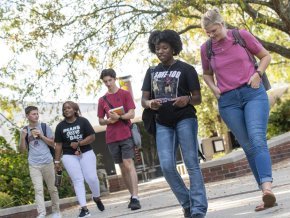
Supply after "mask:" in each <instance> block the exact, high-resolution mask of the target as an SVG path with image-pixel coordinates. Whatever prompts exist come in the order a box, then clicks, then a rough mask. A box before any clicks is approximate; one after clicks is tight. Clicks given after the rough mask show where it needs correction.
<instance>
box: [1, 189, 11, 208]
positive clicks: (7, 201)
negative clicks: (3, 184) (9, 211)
mask: <svg viewBox="0 0 290 218" xmlns="http://www.w3.org/2000/svg"><path fill="white" fill-rule="evenodd" d="M11 205H13V199H12V197H11V196H10V195H8V194H6V193H4V192H0V209H1V208H6V207H11Z"/></svg>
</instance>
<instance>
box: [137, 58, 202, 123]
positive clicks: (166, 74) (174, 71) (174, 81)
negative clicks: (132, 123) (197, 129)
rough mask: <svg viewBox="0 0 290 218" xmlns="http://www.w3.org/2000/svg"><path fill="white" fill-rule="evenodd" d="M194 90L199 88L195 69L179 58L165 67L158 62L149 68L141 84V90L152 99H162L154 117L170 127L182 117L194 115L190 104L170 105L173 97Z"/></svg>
mask: <svg viewBox="0 0 290 218" xmlns="http://www.w3.org/2000/svg"><path fill="white" fill-rule="evenodd" d="M151 74H152V75H153V77H151ZM195 90H200V84H199V81H198V76H197V72H196V70H195V69H194V67H193V66H191V65H189V64H187V63H185V62H182V61H179V60H177V61H176V63H174V64H173V65H171V67H167V68H166V67H164V66H162V64H161V63H160V64H158V65H157V66H156V67H155V68H154V69H153V68H149V69H148V70H147V73H146V75H145V78H144V82H143V86H142V91H148V92H150V93H152V95H153V98H154V99H161V100H162V102H163V103H162V106H161V107H160V108H159V110H158V114H157V118H156V119H157V122H158V123H160V124H161V125H165V126H170V127H173V126H175V125H176V123H177V122H179V121H181V120H183V119H186V118H194V117H196V115H195V112H196V110H195V108H194V107H193V106H192V105H187V106H185V107H182V108H179V107H176V106H173V105H172V104H173V101H172V100H173V99H174V98H176V97H179V96H187V95H190V92H192V91H195Z"/></svg>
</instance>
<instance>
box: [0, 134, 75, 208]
mask: <svg viewBox="0 0 290 218" xmlns="http://www.w3.org/2000/svg"><path fill="white" fill-rule="evenodd" d="M4 145H6V147H10V146H9V145H7V142H6V141H5V139H3V138H1V141H0V146H1V147H4ZM0 166H1V168H0V184H1V186H0V193H1V192H3V193H6V194H8V195H9V196H10V197H11V198H12V204H10V203H9V206H10V207H11V206H18V205H24V204H32V203H33V202H34V189H33V185H32V182H31V178H30V175H29V168H28V162H27V153H26V154H21V153H17V152H16V151H14V150H12V149H0ZM44 192H45V200H49V199H50V197H49V194H48V191H47V188H46V186H44ZM59 196H60V198H64V197H71V196H75V193H74V190H73V186H72V185H71V181H70V178H69V176H68V175H67V173H66V172H65V171H64V173H63V179H62V186H61V187H60V189H59ZM0 199H1V196H0ZM7 199H8V200H9V198H7Z"/></svg>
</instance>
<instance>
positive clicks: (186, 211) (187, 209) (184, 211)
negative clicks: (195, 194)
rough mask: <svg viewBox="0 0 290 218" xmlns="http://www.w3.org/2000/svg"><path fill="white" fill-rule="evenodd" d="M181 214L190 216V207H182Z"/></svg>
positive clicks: (188, 217)
mask: <svg viewBox="0 0 290 218" xmlns="http://www.w3.org/2000/svg"><path fill="white" fill-rule="evenodd" d="M183 215H184V218H190V217H191V214H190V207H188V208H183Z"/></svg>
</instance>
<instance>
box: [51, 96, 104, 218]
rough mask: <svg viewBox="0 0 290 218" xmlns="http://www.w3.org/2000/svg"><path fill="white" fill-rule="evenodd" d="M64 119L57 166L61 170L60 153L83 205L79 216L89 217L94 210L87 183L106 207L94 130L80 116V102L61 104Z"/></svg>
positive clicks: (57, 143) (57, 142)
mask: <svg viewBox="0 0 290 218" xmlns="http://www.w3.org/2000/svg"><path fill="white" fill-rule="evenodd" d="M62 113H63V116H64V118H65V119H64V120H63V121H61V122H60V123H59V124H58V125H57V126H56V130H55V139H54V140H55V161H54V162H55V168H56V170H60V169H61V166H60V156H61V153H63V157H62V162H63V165H64V167H65V169H66V171H67V172H68V174H69V176H70V178H71V180H72V182H73V185H74V190H75V193H76V196H77V199H78V201H79V204H80V206H81V210H80V214H79V215H78V218H84V217H89V216H90V215H91V214H90V212H89V210H88V208H87V206H86V203H87V202H86V189H85V184H84V180H86V182H87V183H88V185H89V187H90V189H91V191H92V195H93V200H94V201H95V203H96V204H97V207H98V209H99V210H100V211H103V210H104V209H105V207H104V205H103V203H102V201H101V199H100V185H99V179H98V176H97V160H96V156H95V154H94V152H93V150H92V147H91V143H92V142H93V141H95V131H94V129H93V127H92V125H91V124H90V122H89V121H88V120H87V119H86V118H84V117H81V116H80V109H79V106H78V104H76V103H74V102H72V101H67V102H65V103H64V104H63V106H62Z"/></svg>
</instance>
